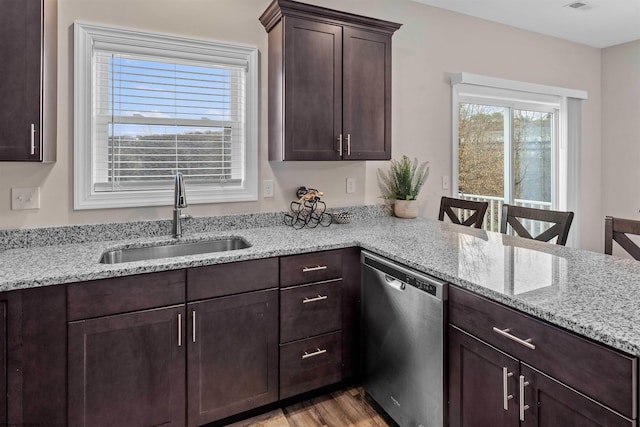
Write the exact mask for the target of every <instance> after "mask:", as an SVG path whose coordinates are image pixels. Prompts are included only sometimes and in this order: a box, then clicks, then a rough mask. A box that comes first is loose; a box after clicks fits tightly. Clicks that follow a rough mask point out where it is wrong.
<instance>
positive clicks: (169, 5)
mask: <svg viewBox="0 0 640 427" xmlns="http://www.w3.org/2000/svg"><path fill="white" fill-rule="evenodd" d="M306 1H307V2H308V3H313V4H317V5H321V6H325V7H330V8H334V9H340V10H344V11H347V12H353V13H359V14H363V15H367V16H372V17H375V18H380V19H386V20H391V21H395V22H399V23H402V24H403V26H402V28H400V30H398V32H397V33H396V34H395V36H394V39H393V95H392V96H393V98H392V105H393V133H392V135H393V156H394V157H399V156H400V155H401V154H407V155H409V156H417V157H418V158H419V159H420V160H429V161H430V164H431V177H430V178H429V180H428V182H427V184H426V186H425V188H424V190H423V192H422V194H421V214H422V215H424V216H428V217H435V216H436V214H437V204H438V203H439V198H440V196H441V195H443V194H446V193H447V191H444V190H442V189H441V177H442V175H451V148H450V147H451V124H450V123H451V117H450V116H451V89H450V85H449V75H450V73H457V72H461V71H467V72H471V73H476V74H484V75H489V76H495V77H501V78H506V79H512V80H522V81H528V82H533V83H540V84H546V85H551V86H563V87H568V88H575V89H581V90H586V91H588V93H589V99H588V100H587V101H586V102H585V103H584V109H583V112H584V116H583V117H584V126H583V132H584V141H583V160H582V169H583V176H582V179H583V195H582V196H583V197H582V200H583V201H582V210H581V211H582V212H580V213H581V214H582V230H580V232H581V233H582V245H583V247H585V248H589V249H594V250H599V249H600V247H601V245H600V241H601V237H600V236H601V234H602V233H600V231H599V230H600V229H601V228H602V227H601V223H602V220H601V219H602V211H601V168H602V165H601V161H600V156H601V126H600V123H601V92H600V83H601V61H600V56H601V51H600V49H596V48H591V47H587V46H584V45H579V44H576V43H571V42H567V41H563V40H559V39H555V38H551V37H547V36H542V35H539V34H535V33H531V32H527V31H523V30H518V29H515V28H512V27H509V26H505V25H501V24H495V23H491V22H488V21H484V20H480V19H476V18H471V17H467V16H464V15H459V14H455V13H452V12H447V11H444V10H441V9H436V8H432V7H429V6H425V5H422V4H418V3H414V2H411V1H408V0H306ZM269 2H270V1H269V0H242V1H238V0H216V1H211V0H182V1H175V0H109V1H103V0H59V11H58V13H59V18H58V25H59V28H58V34H59V36H58V43H59V46H58V49H59V54H58V55H59V62H58V161H57V162H56V163H55V164H52V165H40V164H35V165H34V164H25V163H0V228H2V229H8V228H19V227H37V226H51V225H65V224H81V223H96V222H108V221H128V220H136V219H156V218H169V217H170V209H169V207H159V208H158V207H156V208H138V209H108V210H95V211H73V207H72V205H73V197H72V186H73V182H72V179H73V176H72V168H73V163H72V152H73V150H72V140H73V135H72V129H73V105H72V100H73V93H72V89H73V75H72V64H73V57H72V46H73V39H72V28H71V26H72V23H73V21H74V20H78V21H83V22H88V23H96V24H103V25H113V26H118V27H123V28H130V29H137V30H142V31H151V32H163V33H168V34H176V35H180V36H187V37H196V38H207V39H213V40H219V41H224V42H231V43H240V44H247V45H254V46H257V47H258V48H259V50H260V52H261V85H262V87H261V97H262V99H261V113H260V118H261V130H260V141H261V142H260V159H261V160H260V176H261V180H262V179H274V180H275V183H276V197H275V198H274V199H262V198H261V199H260V200H259V201H258V202H251V203H233V204H231V203H227V204H218V205H192V206H190V207H189V208H188V210H189V213H191V214H192V215H218V214H225V213H239V212H257V211H277V210H284V209H286V208H287V206H288V204H289V202H290V201H291V200H292V199H293V191H294V189H295V188H297V187H298V186H299V185H307V186H313V187H316V188H319V189H321V190H323V191H324V192H325V194H326V196H325V198H324V200H325V201H326V202H327V204H328V206H345V205H358V204H364V203H376V202H378V201H379V199H377V196H378V188H377V184H376V179H375V173H376V170H377V168H378V167H379V166H381V165H386V163H385V162H322V163H321V162H309V163H307V162H294V163H279V164H278V163H269V162H268V161H267V148H266V147H267V129H266V123H267V120H266V118H267V85H266V82H267V64H266V61H267V55H266V53H267V34H266V32H265V31H264V29H263V27H262V25H261V24H260V23H259V21H258V17H259V16H260V14H261V13H262V12H263V11H264V9H265V8H266V7H267V5H268V4H269ZM346 177H355V178H356V180H357V192H356V193H355V194H346V193H345V178H346ZM23 186H40V187H41V195H42V200H41V208H40V209H39V210H37V211H11V210H10V189H11V188H12V187H23ZM593 230H598V232H597V233H595V232H594V231H593Z"/></svg>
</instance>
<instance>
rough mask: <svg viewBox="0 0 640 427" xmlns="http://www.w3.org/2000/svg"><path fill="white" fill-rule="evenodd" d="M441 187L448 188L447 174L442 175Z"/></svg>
mask: <svg viewBox="0 0 640 427" xmlns="http://www.w3.org/2000/svg"><path fill="white" fill-rule="evenodd" d="M442 189H443V190H448V189H449V175H442Z"/></svg>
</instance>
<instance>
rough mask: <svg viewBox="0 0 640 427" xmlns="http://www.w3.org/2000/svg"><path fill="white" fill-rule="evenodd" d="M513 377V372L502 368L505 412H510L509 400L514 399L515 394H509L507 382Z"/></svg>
mask: <svg viewBox="0 0 640 427" xmlns="http://www.w3.org/2000/svg"><path fill="white" fill-rule="evenodd" d="M512 376H513V372H509V370H508V369H507V368H505V367H503V368H502V397H503V406H504V410H505V411H508V410H509V400H511V399H513V394H509V383H508V382H507V380H508V379H509V377H512Z"/></svg>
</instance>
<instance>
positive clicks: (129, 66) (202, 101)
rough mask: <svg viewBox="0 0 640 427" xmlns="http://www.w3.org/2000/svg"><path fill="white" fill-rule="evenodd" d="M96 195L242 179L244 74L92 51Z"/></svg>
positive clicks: (236, 69)
mask: <svg viewBox="0 0 640 427" xmlns="http://www.w3.org/2000/svg"><path fill="white" fill-rule="evenodd" d="M93 64H94V73H93V75H94V76H95V84H94V86H93V87H94V96H93V99H94V103H93V116H94V120H93V123H94V129H93V135H94V138H93V140H94V144H95V156H96V158H95V165H96V167H95V169H94V185H95V188H94V190H95V191H127V190H140V189H146V190H151V189H154V188H161V187H162V186H163V185H167V183H168V182H169V183H171V182H173V181H172V180H173V176H174V175H175V173H176V172H178V171H179V172H182V173H183V174H184V176H185V178H186V179H187V181H188V182H189V184H190V185H200V184H207V183H212V182H213V183H217V184H219V185H222V184H225V183H231V184H235V183H237V182H238V180H240V179H241V178H242V170H243V166H244V165H243V158H244V155H243V147H244V139H245V135H244V108H245V105H244V93H245V84H244V74H245V73H244V69H243V68H239V67H229V66H221V65H209V64H202V63H199V62H193V61H185V60H178V61H170V60H167V59H164V58H157V57H151V56H145V55H132V54H119V53H115V52H111V51H103V50H95V51H94V58H93Z"/></svg>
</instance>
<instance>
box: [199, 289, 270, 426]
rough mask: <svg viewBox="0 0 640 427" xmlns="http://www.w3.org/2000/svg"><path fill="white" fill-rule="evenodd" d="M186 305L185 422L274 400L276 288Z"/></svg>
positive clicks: (216, 417)
mask: <svg viewBox="0 0 640 427" xmlns="http://www.w3.org/2000/svg"><path fill="white" fill-rule="evenodd" d="M187 307H188V313H189V325H190V328H189V336H188V341H189V351H188V373H187V377H188V387H189V388H188V394H189V404H188V414H187V418H188V424H189V426H199V425H202V424H206V423H209V422H211V421H214V420H219V419H222V418H225V417H228V416H231V415H234V414H238V413H240V412H243V411H246V410H249V409H253V408H257V407H259V406H262V405H266V404H268V403H272V402H275V401H276V400H278V291H277V290H276V289H272V290H266V291H258V292H250V293H246V294H239V295H234V296H230V297H222V298H215V299H210V300H206V301H201V302H196V303H191V304H189V305H188V306H187Z"/></svg>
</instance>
